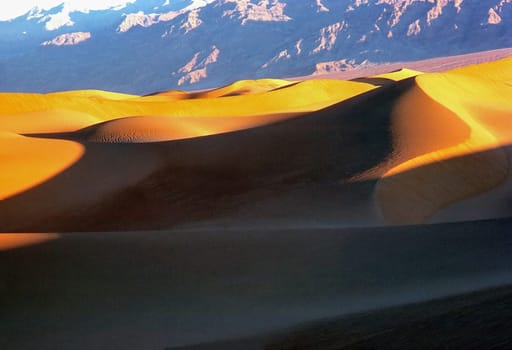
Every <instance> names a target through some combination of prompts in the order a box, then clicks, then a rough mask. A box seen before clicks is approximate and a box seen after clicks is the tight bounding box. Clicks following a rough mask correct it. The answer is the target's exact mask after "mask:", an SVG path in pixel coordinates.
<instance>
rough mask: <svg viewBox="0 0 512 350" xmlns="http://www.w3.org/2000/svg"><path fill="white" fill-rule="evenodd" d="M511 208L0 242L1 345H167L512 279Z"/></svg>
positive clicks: (251, 331)
mask: <svg viewBox="0 0 512 350" xmlns="http://www.w3.org/2000/svg"><path fill="white" fill-rule="evenodd" d="M511 244H512V223H511V221H510V219H508V220H495V221H483V222H468V223H457V224H440V225H421V226H405V227H387V228H360V229H353V228H347V229H336V228H331V229H240V230H237V229H232V230H222V229H210V230H200V231H195V230H174V231H166V230H160V231H151V232H150V231H146V232H117V233H71V234H61V237H60V238H59V239H56V240H52V241H49V242H47V243H43V244H38V245H34V246H31V247H24V248H18V249H13V250H8V251H3V252H0V275H1V276H2V283H1V284H0V295H2V298H1V299H0V303H1V304H0V307H1V310H2V312H1V313H0V323H1V324H2V337H1V338H0V346H1V347H2V349H13V348H16V349H20V350H21V349H34V348H38V349H54V348H55V347H56V346H57V345H58V344H61V346H62V347H64V348H73V349H90V348H98V349H113V348H130V349H141V348H143V349H144V348H147V349H164V348H166V347H173V346H181V345H187V344H197V343H202V342H211V341H215V340H222V339H226V338H231V337H240V336H245V335H252V334H258V333H262V332H268V331H273V330H279V329H284V328H288V327H291V326H294V325H299V324H301V323H303V322H306V321H314V320H317V319H322V318H325V317H334V316H339V315H345V314H349V313H353V312H358V311H363V310H368V309H375V308H380V307H384V306H389V305H396V304H406V303H410V302H415V301H420V300H428V299H432V298H436V297H441V296H445V295H452V294H458V293H463V292H466V291H471V290H476V289H481V288H486V287H492V286H498V285H502V284H506V283H510V282H512V269H511V266H512V254H510V252H511V247H512V245H511Z"/></svg>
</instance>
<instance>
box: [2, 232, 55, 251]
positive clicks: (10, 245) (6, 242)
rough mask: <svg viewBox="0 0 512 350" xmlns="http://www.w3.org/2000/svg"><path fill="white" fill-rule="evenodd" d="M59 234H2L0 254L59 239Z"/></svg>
mask: <svg viewBox="0 0 512 350" xmlns="http://www.w3.org/2000/svg"><path fill="white" fill-rule="evenodd" d="M58 238H59V234H57V233H0V252H1V251H7V250H10V249H15V248H22V247H26V246H31V245H35V244H41V243H44V242H48V241H52V240H54V239H58Z"/></svg>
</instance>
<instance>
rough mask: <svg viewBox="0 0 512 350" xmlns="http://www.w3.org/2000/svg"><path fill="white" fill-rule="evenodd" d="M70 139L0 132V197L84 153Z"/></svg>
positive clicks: (57, 170) (34, 182) (40, 179)
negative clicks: (39, 137) (42, 137)
mask: <svg viewBox="0 0 512 350" xmlns="http://www.w3.org/2000/svg"><path fill="white" fill-rule="evenodd" d="M84 152H85V149H84V147H83V146H82V145H80V144H79V143H76V142H72V141H65V140H53V139H38V138H32V137H24V136H20V135H17V134H13V133H7V132H0V166H1V171H0V200H2V199H6V198H9V197H11V196H14V195H16V194H18V193H20V192H23V191H26V190H28V189H30V188H33V187H35V186H37V185H39V184H41V183H43V182H45V181H47V180H49V179H51V178H52V177H54V176H56V175H58V174H59V173H61V172H62V171H64V170H65V169H67V168H69V167H70V166H72V165H73V164H74V163H76V162H77V161H78V160H79V159H80V158H81V157H82V155H83V154H84Z"/></svg>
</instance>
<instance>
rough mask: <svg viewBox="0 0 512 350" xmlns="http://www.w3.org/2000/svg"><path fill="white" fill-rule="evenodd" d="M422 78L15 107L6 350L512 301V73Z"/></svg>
mask: <svg viewBox="0 0 512 350" xmlns="http://www.w3.org/2000/svg"><path fill="white" fill-rule="evenodd" d="M498 54H499V55H501V54H503V52H500V53H496V52H492V53H489V56H488V57H489V58H496V55H498ZM472 57H473V56H472ZM471 59H474V60H476V59H478V60H484V55H482V54H480V55H479V56H478V57H476V58H475V57H473V58H471ZM456 61H457V60H456ZM442 62H444V63H442V65H443V67H446V66H450V67H451V66H453V64H452V63H450V62H451V61H450V59H445V60H444V61H442ZM457 62H459V65H460V64H461V63H460V62H467V60H466V61H464V59H463V58H458V61H457ZM436 64H440V63H439V62H438V63H436ZM410 68H412V69H419V68H418V67H409V69H403V70H396V71H394V72H388V73H385V74H380V73H384V72H374V74H368V75H367V76H366V77H363V78H359V79H356V80H354V81H343V80H336V79H311V80H303V81H288V80H278V79H263V80H255V81H240V82H235V83H233V84H230V85H227V86H224V87H221V88H218V89H212V90H207V91H195V92H185V91H164V92H159V93H156V94H153V95H148V96H134V95H126V94H122V93H114V92H104V91H96V90H84V91H67V92H57V93H51V94H44V95H43V94H22V93H15V94H13V93H3V94H0V276H2V278H1V279H0V310H1V312H0V324H1V325H2V330H1V331H0V332H1V336H0V348H1V349H34V348H37V349H55V348H73V349H91V348H94V349H101V348H105V349H112V348H134V349H140V348H158V349H164V348H168V347H175V346H182V345H183V346H186V345H190V344H197V343H203V342H204V343H208V342H212V341H216V340H219V339H231V338H239V337H241V336H245V335H251V334H257V333H261V332H270V331H274V330H276V329H281V328H287V327H291V326H294V325H297V324H300V323H302V322H305V321H314V320H317V319H322V318H325V317H334V316H339V315H346V314H348V313H353V312H358V311H363V310H373V309H378V308H382V307H385V306H390V305H396V304H404V303H410V302H415V301H422V300H430V299H432V298H434V297H443V296H446V295H451V294H458V293H465V292H468V291H472V290H478V289H482V288H487V287H494V286H500V285H504V284H509V283H512V270H511V268H510V266H512V264H511V263H512V261H511V259H512V258H511V257H512V255H511V254H510V252H511V232H512V226H511V221H510V220H511V219H510V218H511V217H512V202H511V200H510V198H511V196H512V175H511V171H510V169H511V167H510V164H512V123H511V122H510V121H511V119H510V118H511V116H512V102H511V101H512V85H511V82H512V59H510V58H509V59H502V60H498V61H495V62H490V63H483V64H479V65H475V66H468V67H463V68H457V69H454V70H450V71H446V72H440V73H421V71H422V69H419V71H417V70H411V69H410ZM379 74H380V75H379ZM483 219H488V220H487V221H482V220H483ZM433 222H435V223H438V224H436V225H431V223H433ZM1 232H5V234H2V233H1ZM16 232H19V233H20V234H19V235H17V234H16ZM31 232H41V234H31ZM4 330H5V331H4Z"/></svg>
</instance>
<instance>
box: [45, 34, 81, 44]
mask: <svg viewBox="0 0 512 350" xmlns="http://www.w3.org/2000/svg"><path fill="white" fill-rule="evenodd" d="M90 38H91V33H89V32H75V33H67V34H62V35H59V36H57V37H55V38H53V39H51V40H48V41H45V42H43V43H41V45H42V46H51V45H53V46H69V45H77V44H80V43H81V42H84V41H86V40H89V39H90Z"/></svg>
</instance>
